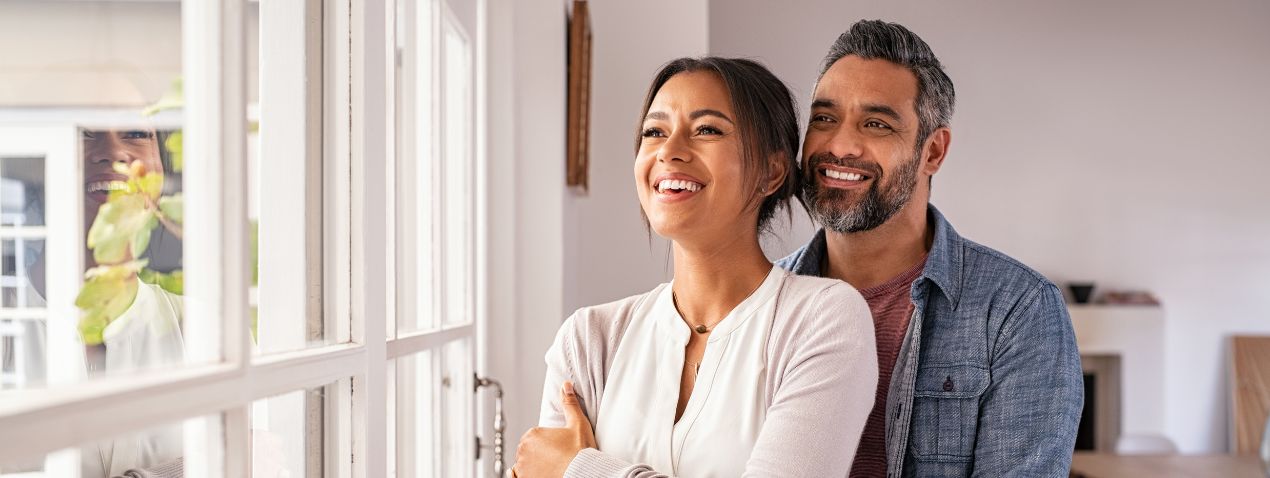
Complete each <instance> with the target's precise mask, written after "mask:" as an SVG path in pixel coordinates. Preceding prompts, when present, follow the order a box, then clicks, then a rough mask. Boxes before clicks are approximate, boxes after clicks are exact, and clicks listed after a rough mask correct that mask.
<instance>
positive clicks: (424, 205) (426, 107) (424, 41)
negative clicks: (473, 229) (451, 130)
mask: <svg viewBox="0 0 1270 478" xmlns="http://www.w3.org/2000/svg"><path fill="white" fill-rule="evenodd" d="M396 7H397V12H396V15H397V17H396V18H397V24H396V52H397V55H396V57H397V68H396V75H397V77H396V85H397V100H396V103H395V104H396V112H397V113H396V114H397V118H396V121H397V129H396V135H395V137H396V154H397V162H396V168H397V174H396V178H397V185H396V191H397V198H396V202H397V204H396V206H397V218H396V219H397V224H396V233H397V238H396V244H397V251H396V254H397V260H396V261H395V263H396V264H397V289H396V290H397V291H398V293H397V317H398V319H397V326H398V330H399V331H401V332H409V331H416V330H430V329H434V328H436V327H437V326H438V325H439V324H440V321H439V320H438V317H439V315H440V313H441V309H440V303H439V302H438V300H439V298H440V297H439V294H438V292H437V285H438V284H440V283H441V281H440V280H439V278H440V271H439V269H438V268H437V266H436V264H437V263H438V262H439V259H440V257H441V256H440V248H439V245H440V239H441V238H440V236H439V232H440V231H441V228H440V227H438V223H437V216H438V214H437V211H439V202H440V201H441V196H440V194H439V189H438V187H437V185H438V182H437V178H438V174H437V173H438V171H440V165H441V162H440V161H438V160H437V156H438V151H439V150H440V141H439V140H438V135H437V132H436V131H435V127H436V125H437V124H438V122H437V121H435V116H436V115H437V114H438V111H439V109H438V108H437V105H438V101H437V94H436V91H435V88H434V87H435V85H436V84H437V83H438V82H437V81H436V74H437V68H436V66H437V64H436V62H435V57H436V55H434V54H433V48H434V47H435V46H436V45H437V44H438V42H436V41H435V40H434V38H433V37H434V35H435V32H436V28H434V26H433V23H434V22H435V21H436V15H435V11H436V9H437V8H438V5H437V3H436V2H435V1H433V0H421V1H418V2H406V1H400V2H396Z"/></svg>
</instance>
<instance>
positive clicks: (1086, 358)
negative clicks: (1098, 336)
mask: <svg viewBox="0 0 1270 478" xmlns="http://www.w3.org/2000/svg"><path fill="white" fill-rule="evenodd" d="M1080 366H1081V369H1082V370H1083V371H1084V373H1085V409H1084V411H1083V412H1082V413H1081V416H1080V427H1079V428H1078V429H1077V431H1076V450H1078V451H1098V452H1107V453H1114V452H1115V451H1116V440H1118V439H1119V438H1120V356H1119V355H1114V354H1100V355H1082V356H1081V357H1080Z"/></svg>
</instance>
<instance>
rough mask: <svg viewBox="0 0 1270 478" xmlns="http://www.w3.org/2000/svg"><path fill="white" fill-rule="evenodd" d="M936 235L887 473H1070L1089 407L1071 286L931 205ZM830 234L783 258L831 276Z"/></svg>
mask: <svg viewBox="0 0 1270 478" xmlns="http://www.w3.org/2000/svg"><path fill="white" fill-rule="evenodd" d="M928 221H929V224H932V225H933V226H934V228H935V238H934V241H933V243H932V245H931V250H930V253H929V255H928V257H927V260H926V266H925V268H924V269H923V270H922V275H921V276H919V277H918V278H917V279H916V280H914V281H913V285H912V289H911V291H910V296H911V298H912V301H913V305H914V307H913V317H912V319H911V322H910V323H909V326H908V332H907V334H906V335H905V337H904V341H903V344H902V345H901V346H900V352H899V357H898V359H897V360H896V363H895V370H894V372H893V374H892V375H891V377H892V378H891V384H890V389H889V391H888V393H887V400H886V413H887V417H888V420H887V423H886V456H887V477H889V478H898V477H907V476H972V475H973V476H1010V477H1015V476H1029V477H1030V476H1045V477H1065V476H1067V474H1068V470H1069V469H1070V467H1071V459H1072V449H1073V448H1074V446H1075V442H1076V427H1077V425H1078V422H1079V421H1080V414H1081V410H1082V407H1083V406H1084V378H1083V373H1082V372H1081V368H1080V353H1079V352H1078V351H1077V349H1076V336H1075V334H1074V333H1073V331H1072V325H1071V319H1070V318H1069V317H1068V314H1067V307H1066V304H1065V302H1064V300H1063V296H1062V293H1061V292H1059V289H1058V288H1057V287H1055V286H1054V284H1053V283H1051V282H1050V281H1049V280H1047V279H1046V278H1045V277H1043V276H1041V274H1038V273H1037V272H1035V271H1033V270H1031V269H1029V268H1027V267H1026V266H1024V265H1023V264H1021V263H1019V262H1018V261H1015V260H1014V259H1011V258H1009V257H1007V256H1006V255H1004V254H1002V253H1000V252H997V251H994V250H992V249H989V248H987V247H984V246H981V245H979V244H976V243H974V242H971V241H969V240H967V239H963V238H962V237H961V236H959V235H957V232H956V231H954V230H953V228H952V225H950V224H949V223H948V221H947V220H945V219H944V216H943V215H942V214H940V212H939V211H938V210H937V209H935V207H934V206H930V207H929V209H928ZM824 257H826V242H825V231H824V230H823V229H821V230H820V231H818V232H817V233H816V236H815V237H814V238H813V239H812V240H811V242H810V243H808V244H807V245H805V246H803V247H802V248H801V249H799V250H798V251H796V252H794V253H793V254H790V255H789V256H788V257H786V258H784V259H781V260H780V261H779V262H777V265H779V266H781V267H783V268H785V269H787V270H790V271H792V272H795V273H798V274H804V275H814V276H820V275H821V273H822V270H821V264H822V262H823V261H822V258H824Z"/></svg>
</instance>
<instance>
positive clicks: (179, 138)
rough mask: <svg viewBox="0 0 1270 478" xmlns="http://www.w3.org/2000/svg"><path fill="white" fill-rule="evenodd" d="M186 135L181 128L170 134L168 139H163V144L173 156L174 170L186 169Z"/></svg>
mask: <svg viewBox="0 0 1270 478" xmlns="http://www.w3.org/2000/svg"><path fill="white" fill-rule="evenodd" d="M184 142H185V135H184V133H182V132H181V130H179V129H178V130H176V131H173V132H172V134H170V135H168V139H167V140H165V141H163V146H164V147H166V148H167V149H168V154H169V155H170V156H171V158H172V171H173V172H177V173H179V172H181V171H182V170H184V169H185V144H184Z"/></svg>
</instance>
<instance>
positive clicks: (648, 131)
mask: <svg viewBox="0 0 1270 478" xmlns="http://www.w3.org/2000/svg"><path fill="white" fill-rule="evenodd" d="M640 136H643V137H645V138H661V137H664V136H666V135H665V134H664V133H662V132H661V130H659V129H657V128H645V129H644V132H643V133H640Z"/></svg>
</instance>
